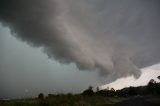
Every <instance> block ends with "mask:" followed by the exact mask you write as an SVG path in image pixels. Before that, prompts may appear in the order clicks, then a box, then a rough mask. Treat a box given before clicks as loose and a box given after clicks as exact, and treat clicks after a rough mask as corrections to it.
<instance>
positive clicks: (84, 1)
mask: <svg viewBox="0 0 160 106" xmlns="http://www.w3.org/2000/svg"><path fill="white" fill-rule="evenodd" d="M159 5H160V2H159V0H118V1H117V0H41V1H39V0H1V1H0V21H1V22H2V23H3V25H6V26H9V27H10V29H11V31H12V32H13V34H14V35H15V36H16V37H17V38H19V39H21V40H23V41H25V42H27V43H28V44H30V45H32V46H34V47H43V48H44V52H45V53H46V54H47V55H48V56H49V57H50V58H54V59H56V60H57V61H59V62H61V63H75V64H76V66H77V67H78V68H79V69H80V70H91V71H95V70H98V71H99V72H100V74H101V75H107V78H109V79H110V80H115V79H117V78H119V77H126V76H128V75H134V76H135V77H136V78H138V77H139V76H140V71H139V68H143V67H146V66H149V65H153V64H156V63H158V62H160V55H159V53H160V46H159V45H160V42H159V40H160V35H159V34H160V21H159V19H160V13H159V9H160V8H159Z"/></svg>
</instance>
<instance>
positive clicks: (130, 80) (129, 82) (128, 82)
mask: <svg viewBox="0 0 160 106" xmlns="http://www.w3.org/2000/svg"><path fill="white" fill-rule="evenodd" d="M141 72H142V75H141V76H140V77H139V78H138V79H135V78H134V77H133V76H128V77H126V78H120V79H118V80H116V81H114V82H112V83H110V84H106V85H102V86H101V89H106V88H107V87H109V88H110V89H111V88H114V89H116V90H118V89H122V88H125V87H130V86H144V85H147V84H148V82H149V81H150V80H151V79H154V80H155V81H156V82H160V80H158V79H157V77H158V76H159V75H160V64H155V65H152V66H149V67H145V68H142V69H141Z"/></svg>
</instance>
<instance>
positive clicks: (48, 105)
mask: <svg viewBox="0 0 160 106" xmlns="http://www.w3.org/2000/svg"><path fill="white" fill-rule="evenodd" d="M123 100H125V99H124V98H113V97H100V96H91V97H89V96H81V95H57V96H53V97H46V98H44V99H43V100H40V99H20V100H10V101H1V102H0V106H99V105H102V104H115V103H117V102H121V101H123Z"/></svg>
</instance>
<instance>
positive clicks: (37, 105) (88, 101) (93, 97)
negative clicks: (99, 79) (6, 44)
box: [0, 76, 160, 106]
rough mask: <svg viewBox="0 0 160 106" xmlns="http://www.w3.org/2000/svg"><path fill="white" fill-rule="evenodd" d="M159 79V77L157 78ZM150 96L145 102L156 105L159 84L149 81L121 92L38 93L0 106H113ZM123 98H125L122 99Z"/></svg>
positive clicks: (111, 90)
mask: <svg viewBox="0 0 160 106" xmlns="http://www.w3.org/2000/svg"><path fill="white" fill-rule="evenodd" d="M157 78H158V79H160V76H158V77H157ZM148 95H150V96H152V97H151V98H149V99H147V101H150V102H154V103H158V102H159V101H160V83H157V82H156V81H155V80H153V79H151V80H150V81H149V82H148V85H146V86H139V87H128V88H123V89H121V90H117V91H116V90H114V88H111V89H109V88H107V89H104V90H100V89H99V88H98V87H97V88H96V91H95V92H94V91H93V87H92V86H89V87H88V89H86V90H84V91H83V92H82V93H81V94H75V95H73V94H61V95H60V94H59V95H54V94H48V96H44V95H43V93H40V94H39V95H38V97H37V98H32V99H21V100H0V106H99V105H103V104H114V103H117V102H120V101H123V100H126V97H127V98H128V97H132V96H145V97H147V96H148ZM124 97H125V98H124Z"/></svg>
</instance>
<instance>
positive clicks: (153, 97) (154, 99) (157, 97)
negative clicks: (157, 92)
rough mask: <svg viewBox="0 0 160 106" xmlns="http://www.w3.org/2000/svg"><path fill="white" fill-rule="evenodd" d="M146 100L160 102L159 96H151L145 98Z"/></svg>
mask: <svg viewBox="0 0 160 106" xmlns="http://www.w3.org/2000/svg"><path fill="white" fill-rule="evenodd" d="M146 101H148V102H152V103H156V104H160V96H151V97H149V98H147V99H146Z"/></svg>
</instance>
